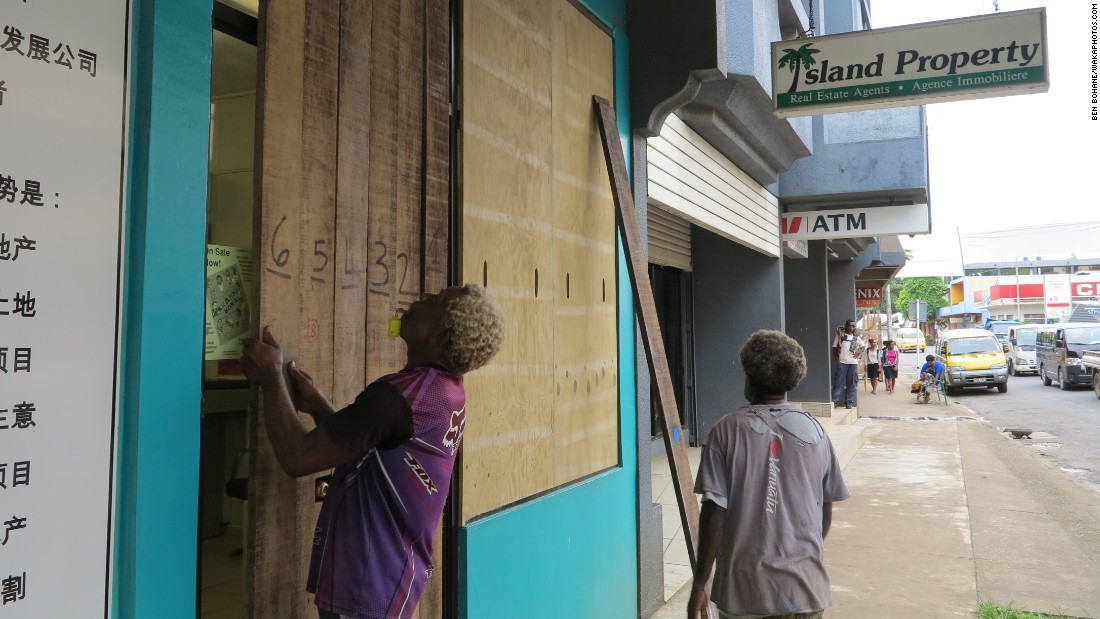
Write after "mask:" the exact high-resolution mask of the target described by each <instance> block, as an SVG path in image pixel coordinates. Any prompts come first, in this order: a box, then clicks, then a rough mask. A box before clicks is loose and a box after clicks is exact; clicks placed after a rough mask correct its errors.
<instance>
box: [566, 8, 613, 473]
mask: <svg viewBox="0 0 1100 619" xmlns="http://www.w3.org/2000/svg"><path fill="white" fill-rule="evenodd" d="M552 34H553V60H554V64H553V67H554V69H553V92H554V97H553V101H554V109H553V117H554V142H553V143H554V185H553V191H554V219H553V222H554V259H555V265H554V274H555V276H556V277H555V278H554V289H555V303H554V305H555V307H554V366H555V370H554V383H555V388H554V395H555V398H554V446H553V450H552V451H551V453H550V457H551V458H552V459H553V463H554V467H553V478H552V480H551V483H552V484H553V485H554V486H558V485H562V484H565V483H568V482H570V481H573V480H575V479H578V478H580V477H583V476H585V475H588V474H590V473H594V472H596V471H599V470H602V469H605V468H608V467H611V466H614V465H616V464H617V463H618V459H619V450H618V435H619V432H618V430H619V423H618V421H619V416H618V384H617V380H616V379H617V378H618V367H617V365H616V364H617V354H618V350H617V347H616V343H617V341H618V340H617V331H616V328H615V326H616V314H615V308H616V305H615V294H614V290H615V210H614V203H613V201H612V196H611V188H610V187H609V185H608V182H607V169H606V168H605V164H604V161H603V149H602V146H601V144H600V135H599V130H598V128H597V127H596V123H595V114H594V112H593V111H592V95H600V96H602V97H604V98H607V99H613V98H614V64H613V50H612V41H611V37H610V36H608V35H607V33H605V32H604V31H603V30H601V29H600V28H598V27H597V26H596V24H594V23H592V21H591V20H589V18H588V17H587V16H585V15H583V14H581V13H580V11H578V10H576V9H575V8H573V7H572V6H570V5H569V4H568V3H567V2H564V1H562V2H560V3H559V4H558V5H557V7H556V11H555V19H554V23H553V33H552ZM609 293H610V294H609Z"/></svg>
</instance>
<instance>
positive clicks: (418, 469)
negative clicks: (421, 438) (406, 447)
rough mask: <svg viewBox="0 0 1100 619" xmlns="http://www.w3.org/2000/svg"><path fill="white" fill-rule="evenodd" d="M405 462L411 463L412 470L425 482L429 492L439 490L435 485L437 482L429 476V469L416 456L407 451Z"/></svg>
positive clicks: (421, 481) (425, 487) (422, 482)
mask: <svg viewBox="0 0 1100 619" xmlns="http://www.w3.org/2000/svg"><path fill="white" fill-rule="evenodd" d="M405 464H407V465H409V468H410V469H412V472H413V473H415V474H416V478H417V479H419V480H420V483H421V484H424V489H425V490H427V491H428V494H431V493H433V492H438V491H439V489H438V488H436V487H435V482H434V481H432V478H431V477H428V471H425V470H424V467H423V465H421V464H420V463H419V462H417V460H416V458H414V457H412V454H410V453H409V452H407V451H406V452H405Z"/></svg>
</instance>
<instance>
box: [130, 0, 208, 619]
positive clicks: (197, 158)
mask: <svg viewBox="0 0 1100 619" xmlns="http://www.w3.org/2000/svg"><path fill="white" fill-rule="evenodd" d="M210 14H211V2H210V0H134V4H133V23H132V27H131V33H132V39H131V46H132V50H133V51H132V53H131V71H130V75H131V77H130V102H131V103H130V105H131V109H130V112H131V115H130V145H129V147H130V152H129V180H128V185H127V198H128V199H127V221H126V225H127V229H126V248H125V251H126V258H125V260H126V281H125V288H124V311H123V332H122V351H123V353H122V354H123V358H122V397H121V399H120V414H119V441H118V444H119V447H118V464H117V468H118V484H117V490H116V520H115V522H116V529H115V531H116V533H115V559H114V591H113V596H114V603H113V616H115V617H127V618H129V617H157V618H171V617H181V618H182V617H186V618H188V619H191V618H193V617H195V591H196V588H195V584H196V582H195V580H196V576H195V574H196V555H197V547H198V538H197V533H198V496H199V492H198V487H199V413H200V396H201V393H200V387H201V380H202V376H201V371H202V343H203V282H204V278H205V267H204V257H205V248H206V173H207V158H208V155H207V153H208V140H209V121H210V46H211V25H210Z"/></svg>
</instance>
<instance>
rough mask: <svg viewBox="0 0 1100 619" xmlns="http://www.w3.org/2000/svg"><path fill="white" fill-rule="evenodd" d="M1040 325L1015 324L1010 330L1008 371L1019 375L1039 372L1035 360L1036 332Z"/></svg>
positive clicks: (1007, 355)
mask: <svg viewBox="0 0 1100 619" xmlns="http://www.w3.org/2000/svg"><path fill="white" fill-rule="evenodd" d="M1039 327H1040V325H1013V326H1012V327H1010V328H1009V330H1008V353H1007V354H1006V355H1005V356H1006V357H1008V373H1009V374H1011V375H1013V376H1019V375H1021V374H1023V373H1025V372H1026V373H1029V374H1038V373H1039V365H1038V364H1037V363H1036V362H1035V334H1036V333H1038V332H1039Z"/></svg>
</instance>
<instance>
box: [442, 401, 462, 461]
mask: <svg viewBox="0 0 1100 619" xmlns="http://www.w3.org/2000/svg"><path fill="white" fill-rule="evenodd" d="M465 430H466V407H465V406H463V407H462V410H460V411H453V412H452V413H451V427H450V429H448V430H447V433H446V434H444V435H443V446H444V447H449V448H450V449H451V455H452V456H453V455H455V453H457V452H458V448H459V446H460V445H461V444H462V433H463V432H464V431H465Z"/></svg>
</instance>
